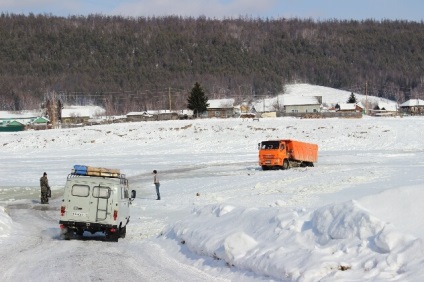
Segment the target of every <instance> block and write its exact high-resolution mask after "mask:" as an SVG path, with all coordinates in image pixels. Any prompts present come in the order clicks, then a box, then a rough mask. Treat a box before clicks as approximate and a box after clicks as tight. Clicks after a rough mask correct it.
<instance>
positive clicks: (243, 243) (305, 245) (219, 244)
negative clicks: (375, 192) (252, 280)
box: [164, 201, 424, 281]
mask: <svg viewBox="0 0 424 282" xmlns="http://www.w3.org/2000/svg"><path fill="white" fill-rule="evenodd" d="M206 223H207V224H206ZM164 236H165V238H168V239H173V240H177V241H178V242H179V243H180V244H181V245H182V247H183V248H185V247H186V248H188V249H189V250H190V251H191V252H194V253H196V254H198V255H202V256H209V257H211V258H214V259H216V260H222V261H223V262H225V263H226V264H227V265H229V266H233V267H237V268H238V269H244V270H249V271H252V272H255V273H259V274H261V275H266V276H270V277H273V278H275V279H283V280H284V279H288V280H295V281H318V280H321V279H326V278H332V279H334V278H337V279H343V278H345V279H358V281H359V280H361V279H362V278H364V277H365V278H366V279H374V278H375V279H382V278H386V277H390V276H392V277H394V276H396V275H398V274H399V272H402V271H405V270H404V269H403V266H404V265H406V264H408V265H419V264H420V263H421V262H422V259H421V258H422V256H423V255H424V252H423V248H422V241H421V239H417V238H415V237H413V236H410V235H406V234H403V233H401V232H397V231H396V230H395V229H394V228H393V227H392V226H391V225H390V224H387V223H385V222H383V221H381V220H379V219H378V218H376V217H374V216H372V215H371V214H370V213H369V212H368V211H367V210H365V209H364V208H362V207H361V206H360V205H359V204H358V203H357V202H356V201H348V202H344V203H340V204H331V205H328V206H325V207H322V208H319V209H317V210H315V211H311V212H307V211H304V210H285V209H278V208H261V209H260V208H238V207H233V206H228V205H225V204H222V205H209V206H206V207H203V208H198V209H195V210H194V211H193V213H192V214H191V216H189V217H188V218H185V219H183V220H181V221H179V222H177V223H175V224H174V225H173V226H170V227H169V228H168V229H167V230H166V232H165V234H164ZM411 262H414V263H411ZM355 277H356V278H355Z"/></svg>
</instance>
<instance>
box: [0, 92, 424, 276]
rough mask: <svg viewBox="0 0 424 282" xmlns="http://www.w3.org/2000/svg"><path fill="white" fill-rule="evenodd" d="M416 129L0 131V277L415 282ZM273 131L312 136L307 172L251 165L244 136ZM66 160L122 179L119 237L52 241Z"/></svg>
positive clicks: (304, 122)
mask: <svg viewBox="0 0 424 282" xmlns="http://www.w3.org/2000/svg"><path fill="white" fill-rule="evenodd" d="M299 87H302V88H303V90H302V89H300V90H299V91H301V92H307V90H308V89H309V90H310V89H311V88H310V86H309V88H308V87H307V85H300V86H299ZM319 89H321V90H322V92H320V91H318V90H319ZM332 91H334V90H332ZM332 91H327V92H332ZM314 93H316V94H317V95H320V94H322V95H323V96H324V95H325V93H326V91H325V88H321V87H319V88H315V90H314ZM326 99H330V98H328V97H327V98H326ZM423 130H424V117H403V118H400V117H395V118H392V117H385V118H372V117H364V118H362V119H337V118H333V119H295V118H270V119H260V121H253V120H245V121H243V120H241V119H224V120H221V119H205V120H181V121H161V122H135V123H125V124H113V125H106V126H92V127H85V128H75V129H66V130H60V129H55V130H44V131H26V132H19V133H1V135H0V138H1V139H0V140H1V142H0V163H1V166H0V280H1V281H117V280H123V281H282V280H283V281H387V280H390V281H423V278H424V270H423V268H422V265H423V263H424V260H423V258H424V248H423V241H422V239H423V238H424V225H423V224H422V214H423V213H424V205H422V198H423V196H424V195H423V190H422V187H423V186H424V179H423V177H422V175H423V174H422V172H423V167H424V162H423V159H424V152H423V148H424V141H423V139H422V138H421V135H422V132H423ZM277 138H285V139H286V138H287V139H289V138H290V139H296V140H302V141H306V142H311V143H316V144H318V146H319V159H318V162H317V163H316V165H315V167H312V168H292V169H289V170H286V171H262V170H261V169H260V168H259V167H258V163H257V154H258V152H257V143H258V142H260V141H262V140H267V139H277ZM74 164H85V165H92V166H101V167H109V168H119V169H121V172H123V173H126V174H127V176H128V178H129V181H130V186H131V189H135V190H136V191H137V198H136V199H135V201H134V203H133V205H132V206H131V221H130V224H129V225H128V229H127V237H126V238H125V239H120V240H119V242H118V243H111V242H104V241H103V240H102V238H103V237H102V235H101V234H94V235H90V234H87V232H86V234H84V238H85V239H84V240H82V239H75V240H71V241H65V240H61V239H60V236H59V235H60V230H59V224H58V221H59V218H60V205H61V200H62V193H63V186H64V183H65V179H66V176H67V174H68V173H69V172H70V170H71V168H72V167H73V165H74ZM153 169H157V170H158V171H159V174H160V179H161V196H162V200H161V201H156V200H155V198H156V197H155V192H154V186H153V183H152V182H153V178H152V173H151V172H152V170H153ZM44 171H47V172H48V175H49V181H50V185H51V186H52V189H53V197H52V199H51V201H50V204H49V205H48V206H43V205H41V204H40V203H39V186H38V185H39V183H38V182H39V178H40V177H41V175H42V172H44ZM197 194H198V196H197ZM117 266H119V269H117ZM342 266H343V267H347V268H348V269H347V270H346V271H342V270H340V269H339V268H341V267H342ZM117 272H118V273H119V279H118V278H117V276H116V275H117Z"/></svg>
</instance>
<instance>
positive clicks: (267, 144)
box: [261, 141, 279, 150]
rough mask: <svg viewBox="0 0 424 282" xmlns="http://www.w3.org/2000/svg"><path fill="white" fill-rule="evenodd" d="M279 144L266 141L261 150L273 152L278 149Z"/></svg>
mask: <svg viewBox="0 0 424 282" xmlns="http://www.w3.org/2000/svg"><path fill="white" fill-rule="evenodd" d="M278 148H279V142H278V141H264V142H262V143H261V149H266V150H271V149H278Z"/></svg>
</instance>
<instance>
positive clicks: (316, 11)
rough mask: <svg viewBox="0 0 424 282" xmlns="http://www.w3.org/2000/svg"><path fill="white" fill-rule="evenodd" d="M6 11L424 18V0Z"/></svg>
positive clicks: (70, 5)
mask: <svg viewBox="0 0 424 282" xmlns="http://www.w3.org/2000/svg"><path fill="white" fill-rule="evenodd" d="M0 10H1V11H2V12H3V13H14V14H29V13H33V14H52V15H55V16H63V17H67V16H70V15H84V16H85V15H89V14H103V15H121V16H125V17H127V16H130V17H140V16H142V17H146V16H165V15H179V16H192V17H198V16H206V17H208V18H218V19H221V18H224V17H226V18H229V17H231V18H238V17H239V16H249V17H253V18H258V17H261V18H301V19H305V18H312V19H315V20H328V19H347V20H349V19H355V20H363V19H374V20H383V19H390V20H397V19H399V20H408V21H417V22H421V21H422V20H423V19H424V16H423V15H424V13H423V11H424V1H423V0H72V1H63V0H0Z"/></svg>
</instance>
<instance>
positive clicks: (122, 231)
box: [121, 226, 127, 238]
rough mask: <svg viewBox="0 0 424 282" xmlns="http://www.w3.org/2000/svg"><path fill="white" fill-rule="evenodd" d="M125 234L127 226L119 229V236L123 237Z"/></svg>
mask: <svg viewBox="0 0 424 282" xmlns="http://www.w3.org/2000/svg"><path fill="white" fill-rule="evenodd" d="M126 235H127V226H124V228H122V229H121V238H125V236H126Z"/></svg>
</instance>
